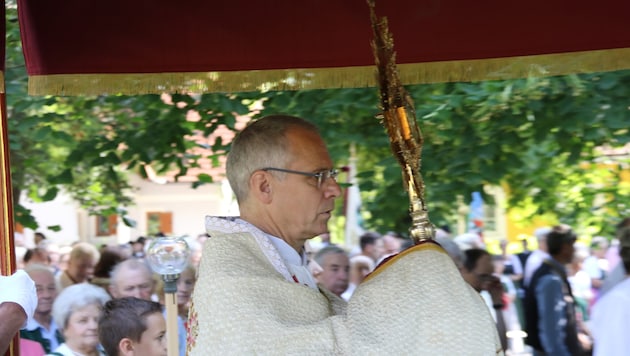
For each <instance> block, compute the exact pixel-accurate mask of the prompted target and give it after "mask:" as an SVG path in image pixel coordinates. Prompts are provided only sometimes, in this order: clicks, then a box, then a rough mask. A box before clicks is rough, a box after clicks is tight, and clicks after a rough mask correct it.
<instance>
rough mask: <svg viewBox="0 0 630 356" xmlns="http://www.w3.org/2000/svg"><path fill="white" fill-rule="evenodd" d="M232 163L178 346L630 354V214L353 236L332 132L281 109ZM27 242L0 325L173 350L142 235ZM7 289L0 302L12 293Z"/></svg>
mask: <svg viewBox="0 0 630 356" xmlns="http://www.w3.org/2000/svg"><path fill="white" fill-rule="evenodd" d="M227 175H228V179H229V181H230V184H231V186H232V189H233V191H234V192H235V195H236V197H237V200H238V203H239V208H240V212H241V216H240V217H238V218H236V217H235V218H224V217H220V218H219V217H208V218H207V220H206V226H207V229H208V232H207V234H206V233H204V234H201V235H199V236H198V238H196V239H194V240H190V241H189V242H190V245H191V246H192V247H193V252H192V254H191V256H192V258H191V259H190V261H189V266H188V267H187V268H186V269H185V270H184V271H183V272H182V273H181V275H180V278H179V279H178V283H177V300H178V316H177V321H178V326H177V330H176V332H177V335H178V340H179V346H180V349H179V350H178V351H179V354H180V355H186V354H187V353H188V354H191V355H203V354H207V353H208V352H209V350H212V351H213V352H214V351H216V353H220V354H223V353H225V354H241V353H245V354H252V353H253V354H285V353H287V354H295V353H298V352H299V353H306V354H376V353H383V352H391V353H397V352H398V353H421V352H424V353H427V354H458V355H479V354H483V355H486V354H492V355H495V354H499V355H500V354H503V353H506V354H510V353H512V354H517V353H518V352H520V351H523V350H524V349H523V347H522V345H519V344H518V342H517V341H518V339H519V337H521V336H524V337H525V342H526V343H527V344H528V345H529V346H530V348H531V350H532V352H533V354H534V355H587V354H591V353H592V354H594V355H628V354H630V342H628V340H627V338H624V335H623V332H625V330H627V327H628V326H630V325H628V324H629V323H630V315H629V314H630V303H626V302H627V301H628V300H627V299H629V296H630V290H629V288H630V284H629V283H630V282H628V281H629V280H630V279H627V278H625V277H627V273H626V271H630V269H629V268H630V218H627V219H625V220H623V221H622V222H621V223H620V224H619V226H618V227H617V235H616V236H614V237H611V238H603V237H594V238H592V240H591V243H590V245H589V246H582V245H580V244H579V243H578V242H577V236H576V234H575V232H574V231H573V230H572V229H571V227H569V226H566V225H558V226H552V227H543V228H540V229H537V230H536V231H535V232H534V236H535V238H536V241H537V247H536V249H535V250H533V251H530V249H529V246H528V245H527V244H526V243H525V241H527V240H524V243H523V246H522V249H521V250H522V251H521V252H519V253H510V252H509V248H508V247H509V246H508V243H507V240H505V241H500V243H499V245H498V246H499V251H498V252H496V251H493V252H492V253H491V252H490V251H489V250H488V248H487V246H486V244H485V242H484V240H483V239H482V237H481V235H479V234H476V233H466V234H463V235H458V236H451V235H450V233H449V232H448V231H446V230H439V231H438V235H437V237H436V239H435V241H434V242H425V243H421V244H413V243H411V241H409V240H408V239H405V238H403V237H401V236H400V235H399V234H397V233H395V232H386V233H383V234H381V233H379V232H375V231H370V232H366V233H365V234H363V235H362V236H361V237H360V239H359V245H358V246H356V247H355V248H353V249H347V248H344V246H340V245H336V244H334V243H331V241H330V236H329V235H328V227H327V223H328V219H329V218H330V213H331V211H332V210H333V206H334V205H333V202H334V200H335V199H336V198H337V197H339V196H340V195H341V189H340V187H339V185H338V184H337V183H336V180H335V177H336V171H335V170H334V169H333V168H332V162H331V160H330V157H329V156H328V152H327V150H326V148H325V144H324V143H323V141H322V139H321V137H320V136H319V133H318V131H317V129H316V128H315V127H314V126H313V125H312V124H310V123H308V122H307V121H305V120H303V119H300V118H295V117H290V116H274V117H267V118H264V119H261V120H258V121H256V122H255V123H253V124H251V125H250V126H248V128H246V129H245V130H244V131H243V132H241V134H239V136H237V138H236V140H235V141H234V142H233V146H232V151H231V152H230V154H229V156H228V161H227ZM314 236H320V239H321V243H319V244H310V243H309V240H310V239H312V238H313V237H314ZM35 242H36V246H35V247H34V248H31V249H28V250H25V251H24V253H23V254H21V256H22V259H21V261H20V262H21V263H22V264H21V265H20V266H19V271H18V272H17V273H16V275H14V276H11V277H7V278H13V279H17V282H16V281H13V282H12V283H14V284H18V283H19V284H20V285H23V286H24V289H25V290H27V289H28V288H32V289H34V292H35V295H36V301H33V300H30V301H29V300H28V297H25V295H27V294H28V293H26V294H24V295H19V296H16V297H15V298H13V300H12V299H8V300H6V301H9V302H11V301H15V302H16V303H18V304H19V305H21V306H22V309H23V310H24V313H15V312H12V313H13V314H12V316H14V317H15V320H14V322H12V323H11V324H8V323H5V324H4V325H3V326H2V327H0V337H3V336H4V335H5V333H6V334H7V335H11V332H12V331H11V330H12V329H11V328H15V327H16V325H17V327H18V328H21V330H20V331H19V333H20V336H21V345H20V347H21V349H22V350H23V351H22V354H24V355H79V354H80V355H104V354H107V355H148V354H151V355H166V333H167V330H166V323H165V312H164V305H163V304H164V289H163V287H164V286H163V285H162V282H161V279H160V278H159V277H158V276H156V274H155V273H153V271H152V270H151V269H150V267H149V266H148V264H147V263H146V261H145V253H144V252H145V248H146V244H147V242H148V241H147V240H146V239H145V238H138V239H137V240H135V241H132V242H131V243H129V244H124V245H120V246H101V247H100V248H96V247H95V246H93V245H91V244H89V243H86V242H77V243H76V244H74V245H72V246H71V247H69V248H68V249H64V250H63V251H62V249H59V248H55V247H54V245H53V244H51V243H50V242H49V241H48V240H47V239H46V237H45V236H44V235H43V234H37V236H36V241H35ZM203 245H206V247H205V248H204V249H203V250H202V246H203ZM201 251H203V254H202V253H201ZM3 281H5V280H4V279H0V283H2V282H3ZM287 282H288V283H287ZM29 283H30V284H29ZM2 288H4V287H2ZM5 295H8V294H5ZM1 302H2V303H0V312H2V308H9V307H12V305H11V303H4V302H5V300H4V299H3V300H2V301H1ZM23 314H26V315H27V316H29V317H28V318H24V315H23ZM8 320H9V319H7V321H8ZM0 324H2V323H0ZM9 327H11V328H9ZM9 338H10V337H9ZM519 346H520V347H519Z"/></svg>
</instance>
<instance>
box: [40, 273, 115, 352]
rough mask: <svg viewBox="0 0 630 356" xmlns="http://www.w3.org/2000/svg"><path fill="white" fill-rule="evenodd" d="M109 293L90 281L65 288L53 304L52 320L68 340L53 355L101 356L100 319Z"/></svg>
mask: <svg viewBox="0 0 630 356" xmlns="http://www.w3.org/2000/svg"><path fill="white" fill-rule="evenodd" d="M109 299H110V296H109V295H108V294H107V292H105V290H104V289H103V288H100V287H97V286H94V285H92V284H88V283H79V284H74V285H71V286H69V287H67V288H66V289H64V290H63V291H62V292H61V293H60V294H59V296H58V297H57V299H56V300H55V303H54V304H53V313H52V314H53V319H54V320H55V323H56V324H57V325H58V327H59V329H60V330H61V334H62V335H63V337H64V339H65V341H66V342H65V343H63V344H61V345H59V347H58V348H57V349H55V350H54V352H53V353H52V354H51V355H62V356H77V355H79V356H99V355H103V353H102V352H101V351H100V350H99V341H98V320H99V317H100V315H101V310H102V308H103V305H104V304H105V303H106V302H107V301H108V300H109Z"/></svg>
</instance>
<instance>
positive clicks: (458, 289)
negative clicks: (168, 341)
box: [188, 115, 502, 356]
mask: <svg viewBox="0 0 630 356" xmlns="http://www.w3.org/2000/svg"><path fill="white" fill-rule="evenodd" d="M226 170H227V177H228V180H229V182H230V185H231V187H232V190H233V191H234V194H235V196H236V199H237V202H238V204H239V210H240V214H241V215H240V217H229V218H228V217H222V218H219V217H206V228H207V232H208V234H209V235H210V238H209V239H208V240H207V241H206V242H205V244H204V250H203V254H202V258H201V262H200V266H199V277H198V280H197V284H196V285H195V290H194V292H193V299H192V305H191V308H190V313H189V319H188V325H189V333H188V337H189V338H188V355H192V356H195V355H207V353H208V352H209V350H211V352H213V353H216V354H226V355H233V354H275V355H284V354H291V355H295V354H343V355H348V354H381V353H385V352H388V353H393V354H409V353H413V354H427V355H435V354H452V355H463V354H478V355H489V354H491V355H494V354H501V353H502V350H501V346H500V344H499V341H498V336H497V332H496V328H495V326H494V322H493V321H492V317H491V316H490V314H489V313H488V311H487V308H486V306H485V305H484V303H483V301H482V300H481V298H479V295H478V294H477V293H476V292H475V291H474V290H473V289H472V288H471V287H470V286H469V285H467V284H466V283H465V282H464V281H463V280H462V278H461V276H460V275H459V272H458V271H457V268H456V267H455V266H454V264H453V262H452V261H451V260H450V258H449V257H448V255H447V254H446V253H445V252H444V250H443V249H442V248H441V247H440V246H439V245H437V244H436V243H433V242H426V243H423V244H418V245H417V246H414V247H411V248H409V249H408V250H405V251H404V252H402V253H400V254H399V255H397V256H393V257H392V258H390V259H389V260H388V261H387V262H385V263H383V264H382V265H381V266H380V267H379V268H378V269H377V270H376V271H374V272H373V273H372V274H370V275H369V276H368V277H367V278H366V279H365V280H364V282H363V283H361V284H360V285H359V286H358V287H357V289H356V290H355V292H354V296H353V298H351V299H350V301H349V302H347V303H346V301H344V300H343V299H342V298H340V297H339V296H337V295H335V294H334V293H332V292H331V291H329V290H327V289H326V288H324V287H322V286H318V285H317V283H316V281H315V279H314V278H313V276H312V275H311V273H310V272H309V269H308V267H307V258H306V254H305V250H304V246H305V243H306V242H307V241H308V240H309V239H311V238H313V237H316V236H319V235H321V234H323V233H326V232H328V224H327V223H328V220H329V219H330V217H331V214H332V212H333V210H334V207H335V199H336V198H338V197H339V196H340V195H341V193H342V191H341V188H340V186H339V184H337V181H336V180H335V179H336V177H337V171H336V170H335V169H334V164H333V161H332V159H331V158H330V156H329V153H328V150H327V148H326V145H325V143H324V141H323V139H322V138H321V136H320V134H319V132H318V129H317V127H316V126H314V125H313V124H311V123H310V122H308V121H306V120H304V119H301V118H297V117H293V116H286V115H273V116H267V117H264V118H261V119H259V120H256V121H254V122H252V123H250V124H249V125H248V126H247V127H246V128H245V129H244V130H243V131H241V132H240V133H239V134H238V135H237V137H236V138H235V140H234V141H233V142H232V147H231V150H230V152H229V154H228V157H227V165H226ZM405 204H406V203H405ZM383 305H396V306H397V307H396V308H394V309H392V308H385V307H382V306H383ZM375 306H377V307H375ZM378 306H381V307H378Z"/></svg>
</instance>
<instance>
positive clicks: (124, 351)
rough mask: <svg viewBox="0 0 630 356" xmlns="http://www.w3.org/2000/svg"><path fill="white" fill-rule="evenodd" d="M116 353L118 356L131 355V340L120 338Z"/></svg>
mask: <svg viewBox="0 0 630 356" xmlns="http://www.w3.org/2000/svg"><path fill="white" fill-rule="evenodd" d="M118 354H119V355H120V356H131V355H133V354H134V353H133V341H131V339H129V338H126V337H125V338H122V339H121V340H120V342H118Z"/></svg>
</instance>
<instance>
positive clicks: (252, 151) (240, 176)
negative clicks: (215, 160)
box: [225, 115, 319, 203]
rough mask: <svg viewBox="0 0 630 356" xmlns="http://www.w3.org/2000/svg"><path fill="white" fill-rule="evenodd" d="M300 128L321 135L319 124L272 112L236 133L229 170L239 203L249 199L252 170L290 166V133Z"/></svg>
mask: <svg viewBox="0 0 630 356" xmlns="http://www.w3.org/2000/svg"><path fill="white" fill-rule="evenodd" d="M298 127H299V128H302V129H306V130H308V131H312V132H316V133H318V134H319V130H318V129H317V126H315V125H313V124H312V123H310V122H308V121H306V120H304V119H302V118H299V117H295V116H288V115H271V116H266V117H263V118H261V119H259V120H256V121H254V122H253V123H251V124H249V125H248V126H247V127H246V128H245V129H243V131H241V132H240V133H239V134H238V135H237V136H236V138H235V139H234V141H233V142H232V147H231V148H230V152H229V153H228V156H227V162H226V167H225V170H226V174H227V177H228V181H229V182H230V187H232V191H233V192H234V195H235V196H236V200H237V201H238V202H239V203H240V202H242V201H244V200H245V199H246V198H247V195H248V193H249V178H250V177H251V175H252V173H254V172H255V171H257V170H259V169H261V168H265V167H276V168H284V166H286V164H287V163H288V162H289V159H290V158H291V157H290V156H289V154H290V152H289V147H288V140H287V136H286V133H287V131H288V130H289V129H291V128H298Z"/></svg>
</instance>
